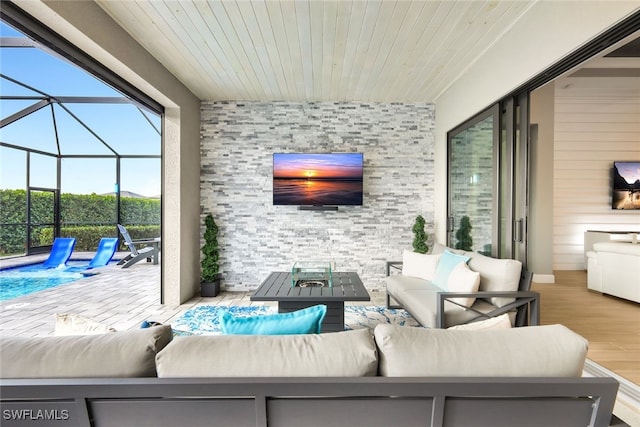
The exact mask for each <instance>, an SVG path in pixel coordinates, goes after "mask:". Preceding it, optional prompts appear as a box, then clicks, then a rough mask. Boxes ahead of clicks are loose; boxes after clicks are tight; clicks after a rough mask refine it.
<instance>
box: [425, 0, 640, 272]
mask: <svg viewBox="0 0 640 427" xmlns="http://www.w3.org/2000/svg"><path fill="white" fill-rule="evenodd" d="M638 9H639V7H638V3H637V1H607V2H602V1H581V2H580V3H579V4H578V3H576V2H569V1H558V2H551V1H543V2H537V3H535V4H534V5H533V6H532V7H531V8H530V9H529V10H528V12H527V13H526V15H525V16H523V18H522V19H520V20H519V21H518V22H515V23H514V26H512V27H511V28H510V29H508V30H507V31H506V32H505V35H504V37H503V38H502V39H501V40H500V41H498V42H497V43H496V44H495V45H494V46H493V47H492V48H491V49H489V50H488V51H487V52H485V54H484V55H483V56H482V57H481V58H480V59H479V60H478V61H477V62H476V63H474V64H471V65H470V66H469V68H468V69H467V70H466V72H465V73H464V74H463V75H462V76H461V77H460V79H459V80H457V81H455V82H454V83H453V84H452V85H451V86H450V87H449V88H448V89H447V90H446V91H445V92H444V93H443V94H442V95H440V96H439V97H438V98H437V99H436V100H435V101H436V111H437V114H436V148H435V149H436V153H435V154H436V164H435V168H436V169H435V173H436V180H437V181H438V182H446V179H447V176H446V165H447V161H446V152H447V143H446V134H447V132H448V131H449V130H451V129H452V128H454V127H455V126H457V125H458V124H460V123H462V122H463V121H464V120H466V119H468V118H470V117H471V116H473V115H475V114H476V113H478V112H480V111H481V110H483V109H484V108H486V107H488V106H490V105H491V104H492V103H494V102H496V101H497V100H499V99H500V98H501V97H503V96H504V95H506V94H508V93H509V92H510V91H512V90H514V89H516V88H517V87H518V86H519V85H521V84H523V83H525V82H526V81H528V80H529V79H531V78H532V77H534V76H536V75H538V74H539V73H541V72H542V71H543V70H545V69H546V68H548V67H549V66H551V65H553V64H555V63H557V62H558V61H560V60H561V59H562V58H564V57H566V56H567V55H568V54H570V53H571V52H572V51H574V50H575V49H577V48H578V47H580V46H581V45H583V44H585V43H586V42H588V41H589V40H590V39H592V38H594V37H595V36H597V35H598V34H600V33H601V32H603V31H604V30H606V29H607V28H610V27H611V26H613V25H615V24H616V23H617V22H619V21H620V20H622V19H624V18H625V17H626V16H628V15H630V14H631V13H633V12H634V11H636V10H638ZM446 207H447V199H446V186H444V185H439V186H436V206H435V208H436V211H435V215H436V236H437V239H438V240H439V241H445V239H446V228H445V225H446V214H447V210H446ZM547 237H548V238H549V239H550V238H552V236H547ZM534 272H535V271H534Z"/></svg>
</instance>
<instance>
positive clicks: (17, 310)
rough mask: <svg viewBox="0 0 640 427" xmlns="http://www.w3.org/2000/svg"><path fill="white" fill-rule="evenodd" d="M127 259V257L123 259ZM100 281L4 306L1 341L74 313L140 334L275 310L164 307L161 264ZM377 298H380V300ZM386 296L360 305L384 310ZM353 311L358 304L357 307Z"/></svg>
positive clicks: (243, 296) (221, 298) (245, 300)
mask: <svg viewBox="0 0 640 427" xmlns="http://www.w3.org/2000/svg"><path fill="white" fill-rule="evenodd" d="M122 255H125V254H122ZM92 256H93V253H82V252H79V253H74V256H73V257H72V260H79V259H84V260H89V259H91V257H92ZM46 257H47V254H44V255H35V256H29V257H18V258H9V259H2V260H0V268H7V267H12V266H17V265H23V264H29V263H36V262H40V261H43V260H44V259H46ZM97 271H98V273H99V274H97V275H95V276H92V277H88V278H85V279H81V280H77V281H75V282H70V283H67V284H63V285H60V286H57V287H54V288H50V289H47V290H44V291H40V292H36V293H33V294H30V295H25V296H22V297H18V298H15V299H11V300H7V301H1V302H0V336H14V335H22V336H43V335H52V334H53V332H54V327H55V320H56V319H55V315H56V313H74V314H79V315H81V316H84V317H88V318H90V319H93V320H95V321H98V322H101V323H105V324H108V325H110V326H112V327H113V328H115V329H116V330H127V329H136V328H139V327H140V324H141V323H142V321H143V320H154V321H157V322H161V323H167V324H170V323H171V322H172V321H173V320H174V319H176V318H178V317H180V316H181V315H182V314H183V313H184V312H185V311H186V310H188V309H190V308H193V307H195V306H198V305H274V306H275V305H276V303H270V302H252V301H251V300H250V299H249V297H250V295H251V293H250V292H222V293H220V295H218V296H217V297H215V298H203V297H200V296H196V297H194V298H192V299H191V300H189V301H188V302H186V303H184V304H181V305H178V306H170V305H163V304H160V264H158V265H153V264H152V263H148V262H139V263H137V264H135V265H133V266H131V268H128V269H122V268H120V266H117V265H115V264H112V265H108V266H106V267H101V268H99V269H98V270H97ZM378 294H379V295H378ZM383 294H384V293H383V292H373V293H372V301H371V302H367V303H366V304H364V303H358V305H384V301H385V300H384V295H383ZM354 305H355V303H354Z"/></svg>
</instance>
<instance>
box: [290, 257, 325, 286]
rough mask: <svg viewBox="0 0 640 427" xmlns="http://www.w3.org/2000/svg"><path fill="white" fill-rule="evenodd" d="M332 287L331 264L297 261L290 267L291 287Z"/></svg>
mask: <svg viewBox="0 0 640 427" xmlns="http://www.w3.org/2000/svg"><path fill="white" fill-rule="evenodd" d="M325 286H326V287H332V286H333V279H332V275H331V263H330V262H325V261H298V262H296V263H295V264H293V267H291V287H292V288H295V287H300V288H311V287H315V288H322V287H325Z"/></svg>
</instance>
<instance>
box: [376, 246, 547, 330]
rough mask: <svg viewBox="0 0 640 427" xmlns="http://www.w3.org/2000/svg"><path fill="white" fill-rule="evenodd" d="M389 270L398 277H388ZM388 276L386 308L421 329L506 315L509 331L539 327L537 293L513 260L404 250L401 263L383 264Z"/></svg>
mask: <svg viewBox="0 0 640 427" xmlns="http://www.w3.org/2000/svg"><path fill="white" fill-rule="evenodd" d="M454 263H455V264H454ZM447 265H448V266H449V267H450V268H449V269H447V268H446V266H447ZM392 268H395V269H397V270H400V274H395V275H393V274H391V273H392V270H391V269H392ZM387 276H388V277H387V278H386V285H387V306H388V307H393V308H398V307H402V308H404V309H405V310H407V311H408V312H409V313H411V315H412V316H413V317H414V318H415V319H416V320H417V321H418V322H420V324H421V325H423V326H426V327H430V328H448V327H452V326H455V325H460V324H465V323H472V322H476V321H481V320H486V319H490V318H495V317H498V316H501V315H503V314H505V313H506V314H508V315H509V316H510V320H511V324H512V325H513V326H526V325H531V326H535V325H538V323H539V318H540V294H539V293H537V292H534V291H531V289H530V288H531V279H532V274H531V272H529V271H526V270H523V269H522V263H521V262H520V261H518V260H513V259H497V258H491V257H488V256H485V255H482V254H480V253H478V252H472V251H462V250H457V249H452V248H449V247H446V246H443V245H441V244H438V243H436V244H435V245H434V247H433V248H432V251H431V253H430V254H418V253H414V252H410V251H405V252H404V253H403V260H402V262H399V261H397V262H388V263H387ZM393 301H395V303H396V304H394V303H393Z"/></svg>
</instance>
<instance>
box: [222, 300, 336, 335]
mask: <svg viewBox="0 0 640 427" xmlns="http://www.w3.org/2000/svg"><path fill="white" fill-rule="evenodd" d="M326 314H327V306H326V305H323V304H320V305H314V306H312V307H308V308H303V309H302V310H298V311H292V312H290V313H278V314H262V315H257V316H237V317H236V316H234V315H233V314H231V313H229V312H228V311H221V312H220V315H219V316H220V328H221V329H222V333H223V334H226V335H296V334H319V333H320V331H321V328H322V321H323V320H324V316H325V315H326Z"/></svg>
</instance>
